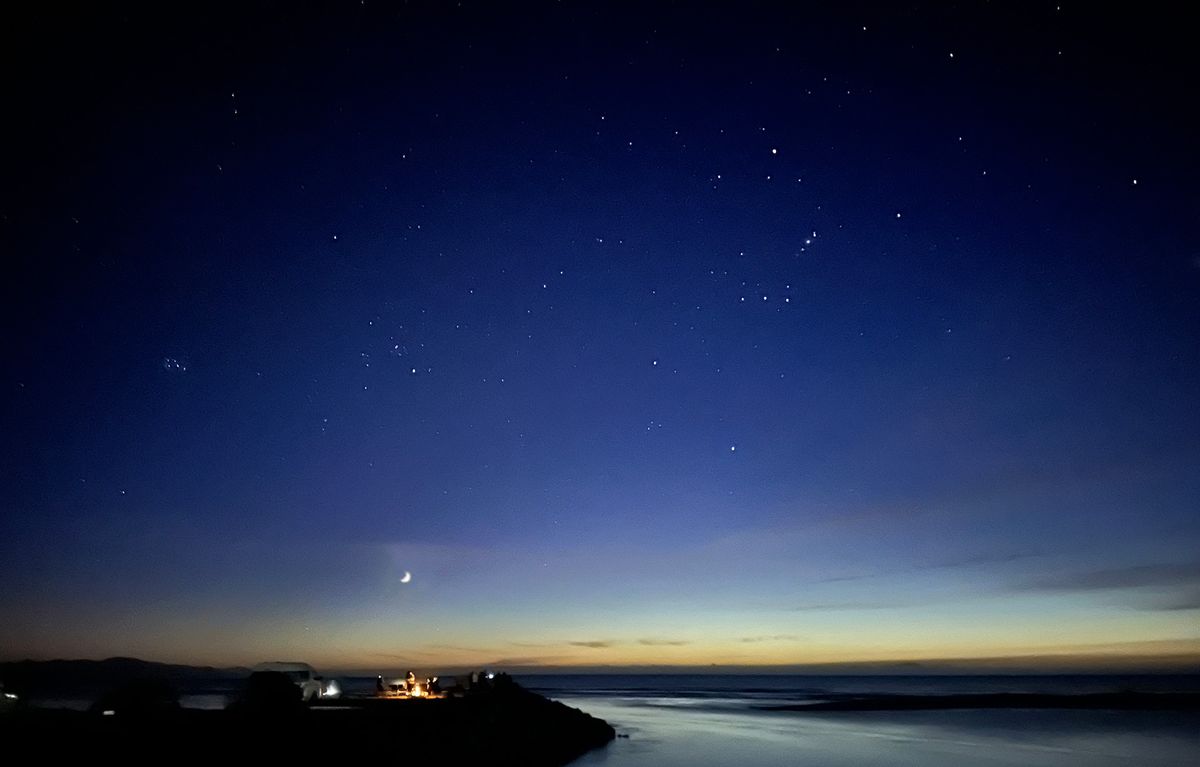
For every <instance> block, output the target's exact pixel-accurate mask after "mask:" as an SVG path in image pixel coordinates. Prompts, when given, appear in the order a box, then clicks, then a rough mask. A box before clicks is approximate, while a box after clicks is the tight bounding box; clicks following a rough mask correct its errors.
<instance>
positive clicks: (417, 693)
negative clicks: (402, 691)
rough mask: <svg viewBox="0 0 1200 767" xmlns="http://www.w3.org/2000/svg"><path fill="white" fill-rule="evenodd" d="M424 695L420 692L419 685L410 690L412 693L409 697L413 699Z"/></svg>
mask: <svg viewBox="0 0 1200 767" xmlns="http://www.w3.org/2000/svg"><path fill="white" fill-rule="evenodd" d="M424 694H425V693H424V692H423V691H422V690H421V685H419V684H414V685H413V688H412V692H410V693H409V695H411V696H412V697H414V698H419V697H421V696H422V695H424Z"/></svg>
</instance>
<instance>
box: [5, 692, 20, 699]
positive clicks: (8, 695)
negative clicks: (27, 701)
mask: <svg viewBox="0 0 1200 767" xmlns="http://www.w3.org/2000/svg"><path fill="white" fill-rule="evenodd" d="M4 697H6V698H8V699H9V700H16V699H17V694H16V693H15V692H6V693H4Z"/></svg>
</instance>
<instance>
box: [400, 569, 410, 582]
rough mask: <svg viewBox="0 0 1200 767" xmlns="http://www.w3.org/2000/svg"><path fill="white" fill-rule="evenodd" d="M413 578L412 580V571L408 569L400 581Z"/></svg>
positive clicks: (407, 580) (408, 580)
mask: <svg viewBox="0 0 1200 767" xmlns="http://www.w3.org/2000/svg"><path fill="white" fill-rule="evenodd" d="M411 580H412V573H410V572H409V571H408V570H405V571H404V577H402V578H401V579H400V582H401V583H408V582H410V581H411Z"/></svg>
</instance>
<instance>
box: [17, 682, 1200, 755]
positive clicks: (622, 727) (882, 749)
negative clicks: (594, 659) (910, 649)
mask: <svg viewBox="0 0 1200 767" xmlns="http://www.w3.org/2000/svg"><path fill="white" fill-rule="evenodd" d="M516 678H517V681H518V682H520V683H521V684H522V685H524V686H525V687H527V688H529V689H532V690H534V691H536V692H540V693H542V694H543V695H546V696H547V697H550V698H554V699H555V700H560V701H562V702H563V703H566V704H567V705H570V706H574V707H575V708H579V709H582V710H584V711H586V712H588V713H590V714H593V715H595V716H598V717H600V718H602V719H605V720H606V721H608V722H609V723H610V724H612V725H613V726H614V727H615V728H616V729H617V732H618V734H619V735H621V736H623V737H619V738H618V739H617V740H616V741H614V742H612V743H611V744H609V745H608V746H607V747H606V748H603V749H599V750H597V751H594V752H592V753H590V754H587V755H585V756H584V757H582V758H580V759H579V760H577V761H576V762H575V765H576V766H577V767H589V766H594V765H604V766H605V767H718V765H720V766H721V767H727V766H729V765H736V767H768V766H771V767H773V766H774V765H797V766H800V767H804V766H806V765H811V766H812V767H850V766H851V765H854V766H855V767H857V766H860V765H865V766H869V767H951V765H954V766H955V767H958V766H959V765H981V766H982V767H1001V766H1004V767H1017V766H1018V765H1021V766H1022V767H1025V766H1028V767H1116V766H1117V765H1129V766H1130V767H1134V766H1135V765H1136V766H1137V767H1143V766H1144V767H1184V766H1185V765H1186V766H1187V767H1193V765H1197V764H1200V715H1198V714H1196V713H1173V712H1122V711H1045V710H1038V711H1030V710H986V711H907V712H878V711H876V712H820V713H818V712H812V713H799V712H773V711H762V710H759V709H758V708H757V707H759V706H769V705H778V704H788V703H798V702H805V701H817V700H831V699H837V698H839V697H845V696H856V695H903V694H960V693H989V692H1034V693H1063V694H1070V693H1075V694H1079V693H1093V692H1113V691H1119V690H1138V691H1143V692H1200V675H1196V676H787V675H759V676H751V675H725V676H723V675H653V674H638V675H618V674H587V675H549V674H547V675H519V676H517V677H516ZM338 681H339V683H340V684H341V687H342V689H343V690H344V691H345V692H346V694H348V695H351V696H357V695H371V694H373V692H374V685H375V679H374V677H342V678H339V680H338ZM231 696H232V692H231V691H229V690H204V691H200V690H192V691H187V693H186V694H185V695H183V697H182V700H181V702H182V703H183V705H185V706H189V707H194V708H223V707H224V706H225V704H226V703H227V702H228V700H230V699H231ZM39 702H40V703H42V704H43V705H58V706H68V707H77V708H86V707H87V705H88V704H90V701H88V700H82V699H81V700H61V699H60V700H55V701H48V700H47V701H39Z"/></svg>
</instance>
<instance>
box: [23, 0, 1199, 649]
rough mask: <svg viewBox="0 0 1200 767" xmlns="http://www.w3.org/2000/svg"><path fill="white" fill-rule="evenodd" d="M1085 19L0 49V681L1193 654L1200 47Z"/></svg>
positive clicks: (135, 25) (478, 15)
mask: <svg viewBox="0 0 1200 767" xmlns="http://www.w3.org/2000/svg"><path fill="white" fill-rule="evenodd" d="M1099 5H1101V4H1096V3H1082V2H1078V3H1065V2H1064V3H1062V4H1061V5H1060V4H1056V3H1054V2H1030V3H998V2H997V3H984V2H960V3H954V4H949V3H947V4H941V3H903V4H902V3H883V4H880V5H879V6H878V7H872V6H871V5H867V4H856V3H834V4H829V5H828V6H817V7H804V6H803V5H802V4H798V3H797V4H789V5H787V6H782V5H781V6H774V5H770V4H758V3H752V2H738V3H729V4H726V5H719V6H718V5H712V4H704V5H691V4H685V3H668V4H649V3H630V4H628V5H624V4H609V3H594V4H592V3H573V2H563V3H537V4H534V3H529V4H524V3H520V4H509V3H485V2H462V3H442V4H428V5H426V4H420V3H417V4H390V3H383V2H371V1H368V2H366V3H363V4H360V3H357V2H354V3H342V4H330V5H326V6H313V5H308V6H307V7H306V8H305V9H304V10H300V9H297V8H294V7H293V4H291V3H283V2H280V3H273V4H257V5H251V6H248V7H240V6H238V7H236V8H225V9H221V8H216V7H214V6H213V5H212V4H197V5H195V6H192V7H190V8H189V9H187V11H186V12H184V8H183V6H179V5H177V4H171V3H168V4H158V5H157V6H155V7H152V8H138V7H137V6H132V5H129V6H122V5H120V4H117V5H108V4H105V7H103V8H101V7H92V6H86V7H84V8H79V9H75V10H70V9H69V8H61V7H60V8H58V9H57V10H55V9H46V8H43V9H41V10H38V11H32V10H26V11H24V12H22V13H18V14H15V15H14V14H13V12H12V11H9V12H8V13H9V18H8V19H7V20H6V22H5V24H4V25H3V27H4V32H3V33H2V34H3V45H2V46H0V48H2V49H3V54H2V55H3V67H4V69H3V79H4V95H5V98H4V101H5V104H4V110H3V111H4V114H5V117H4V124H5V133H6V134H7V138H6V140H5V141H4V145H3V157H4V160H3V186H2V199H0V238H2V240H0V242H2V245H0V247H2V252H3V275H4V278H3V280H2V281H0V283H2V284H3V303H4V306H3V318H4V328H5V332H4V338H3V344H4V348H3V368H2V369H3V377H2V380H0V386H2V389H0V391H2V394H3V396H2V398H0V433H2V434H3V439H2V441H0V445H2V448H0V449H2V451H3V452H2V454H0V465H2V466H3V474H2V480H3V481H2V482H0V586H2V587H0V656H3V657H0V659H15V658H21V657H34V658H48V657H97V658H100V657H106V656H109V655H118V654H120V655H135V656H139V657H145V658H148V659H153V660H166V661H179V662H204V663H215V664H233V663H252V662H256V661H261V660H268V659H274V658H280V659H293V658H294V659H300V660H308V661H310V662H312V663H314V664H319V665H322V666H324V667H328V668H361V669H374V668H392V667H397V666H404V665H408V664H413V665H417V666H418V667H427V668H444V667H447V666H454V665H468V664H480V665H481V664H485V663H486V664H498V665H500V666H505V667H527V666H557V667H570V668H578V667H588V668H592V667H600V666H616V667H628V666H642V665H663V666H705V667H709V666H710V664H716V666H717V667H721V668H724V667H728V666H736V665H759V666H768V667H774V666H783V665H788V664H796V665H806V664H822V663H841V662H848V661H880V662H885V663H895V662H898V661H904V660H914V659H915V660H921V659H946V658H954V659H980V658H985V659H987V658H1002V657H1012V656H1025V657H1024V659H1023V660H1022V662H1023V663H1034V664H1041V665H1043V666H1046V667H1056V668H1057V667H1066V666H1069V665H1072V664H1077V663H1083V664H1085V665H1086V664H1092V665H1098V666H1101V667H1112V666H1120V665H1121V664H1125V665H1131V664H1132V665H1139V664H1140V665H1141V666H1147V667H1148V666H1154V667H1174V666H1179V665H1181V664H1183V665H1187V664H1191V666H1192V667H1194V666H1195V664H1196V662H1197V659H1198V658H1200V620H1198V617H1200V614H1198V611H1200V555H1198V554H1197V552H1200V470H1198V469H1197V466H1198V464H1200V395H1198V392H1200V300H1198V289H1200V225H1198V223H1197V222H1198V221H1200V215H1198V213H1200V206H1198V205H1197V202H1198V197H1197V186H1196V180H1197V175H1198V174H1197V172H1198V171H1200V160H1198V150H1197V141H1196V136H1198V135H1200V125H1198V121H1197V119H1196V117H1195V113H1193V112H1190V109H1191V108H1192V107H1194V102H1195V99H1196V95H1197V94H1196V79H1195V75H1196V72H1197V63H1196V60H1195V46H1194V41H1192V40H1190V39H1189V38H1188V37H1187V35H1186V31H1187V29H1186V25H1185V24H1184V23H1183V21H1182V19H1181V18H1178V17H1176V16H1175V15H1174V14H1175V12H1174V11H1171V10H1169V6H1163V7H1155V6H1153V5H1150V6H1145V5H1133V6H1126V7H1124V8H1123V11H1122V13H1127V14H1131V15H1128V16H1126V15H1120V14H1118V13H1117V12H1116V11H1112V10H1104V9H1102V8H1099V7H1097V6H1099ZM406 573H407V574H408V576H407V577H406Z"/></svg>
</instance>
